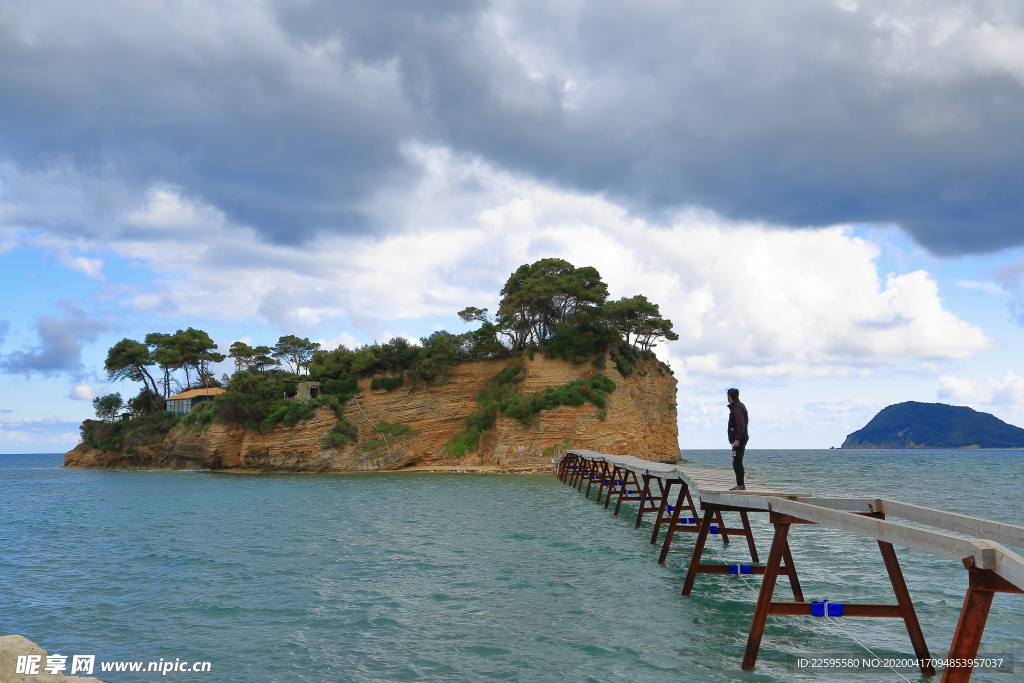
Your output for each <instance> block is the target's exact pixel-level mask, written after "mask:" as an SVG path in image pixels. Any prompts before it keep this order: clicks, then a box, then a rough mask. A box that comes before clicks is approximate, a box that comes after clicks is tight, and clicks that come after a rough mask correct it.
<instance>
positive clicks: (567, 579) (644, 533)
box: [0, 450, 1024, 683]
mask: <svg viewBox="0 0 1024 683" xmlns="http://www.w3.org/2000/svg"><path fill="white" fill-rule="evenodd" d="M683 455H684V457H685V458H687V459H688V460H691V461H695V462H698V463H700V464H705V465H711V466H718V467H727V466H728V460H729V455H728V453H727V452H725V451H689V452H684V454H683ZM747 461H748V472H749V473H750V475H751V476H755V477H757V478H758V479H760V480H762V481H765V482H767V483H771V484H773V485H776V486H778V487H780V488H786V489H792V490H797V491H804V492H809V493H815V494H819V495H845V496H856V495H875V496H885V497H891V498H896V499H899V500H905V501H908V502H912V503H919V504H923V505H928V506H932V507H939V508H942V509H946V510H950V511H957V512H963V513H966V514H971V515H976V516H981V517H987V518H990V519H996V520H1002V521H1006V522H1010V523H1015V524H1022V523H1024V453H1022V452H1021V451H968V452H965V451H766V450H761V451H758V450H751V451H748V455H747ZM60 462H61V457H60V456H57V455H26V456H0V633H21V634H23V635H25V636H27V637H29V638H31V639H32V640H35V641H36V642H38V643H39V644H40V645H41V646H43V647H44V648H46V649H47V650H49V651H50V652H51V653H53V652H60V653H62V654H75V653H80V654H95V655H96V657H97V660H98V661H104V660H144V661H153V660H157V659H158V658H161V657H162V658H164V659H172V660H173V659H174V658H182V659H186V660H205V661H210V662H211V663H212V670H211V672H210V673H203V674H184V673H173V672H172V673H168V674H167V675H165V676H161V675H160V674H157V673H135V674H129V673H106V674H100V677H101V678H104V679H105V680H108V681H110V682H111V683H117V682H120V681H156V680H168V681H178V682H184V681H208V682H209V681H239V682H241V681H246V682H259V681H281V682H288V683H291V682H306V681H310V682H312V681H316V682H321V681H488V680H507V681H523V682H532V681H556V682H558V683H567V682H571V681H601V682H606V681H608V682H610V681H677V682H678V681H683V682H690V681H692V682H704V681H791V680H800V681H803V680H806V681H864V682H868V681H900V680H902V679H901V678H899V676H897V675H896V674H895V673H893V672H891V671H885V670H882V671H874V672H857V673H833V674H818V673H803V672H794V671H790V670H789V669H788V668H787V666H786V663H785V658H786V654H816V655H830V656H842V655H854V654H856V655H860V654H866V653H864V651H863V650H861V649H860V648H859V646H857V645H856V644H855V643H854V642H853V641H852V640H851V639H850V637H849V636H848V635H846V634H844V633H841V632H839V631H837V630H836V628H835V627H834V626H833V625H831V624H829V623H827V622H825V621H824V620H821V619H814V618H810V617H771V618H769V625H768V629H767V631H766V637H765V642H764V644H763V646H762V651H761V658H760V661H759V664H758V667H757V669H756V671H754V672H750V673H748V672H743V671H741V670H740V668H739V664H740V658H741V656H742V652H743V647H744V644H745V641H746V632H747V630H748V628H749V626H750V616H751V612H752V609H753V603H754V597H755V595H754V593H753V592H752V588H753V587H756V585H757V583H758V581H759V579H757V578H755V579H753V580H752V581H751V582H750V583H749V584H748V583H745V582H744V581H742V580H740V579H739V578H736V577H725V576H706V575H705V576H701V577H699V578H698V582H697V585H696V587H695V589H694V592H693V595H691V596H689V597H682V596H680V595H679V590H680V588H681V586H682V582H683V577H684V573H685V568H686V564H687V560H688V558H689V551H690V549H691V548H692V543H693V537H692V535H688V534H686V535H682V536H681V537H677V538H678V540H677V541H676V542H675V543H674V545H673V553H672V555H671V556H670V558H669V562H668V563H667V564H666V565H664V566H659V565H658V564H657V563H656V562H657V553H658V550H659V548H657V547H655V546H652V545H650V543H649V536H650V532H649V530H646V529H647V528H648V527H647V524H646V523H645V530H636V529H634V528H633V521H634V520H635V516H634V513H633V508H629V509H628V510H625V511H624V512H623V514H622V515H621V516H620V517H618V518H616V517H613V516H612V514H611V511H610V510H605V509H604V508H603V506H601V505H598V504H596V503H595V502H594V501H592V500H587V499H585V498H584V497H583V496H582V495H581V494H579V493H577V492H576V491H575V490H573V489H570V488H569V487H567V486H564V485H563V484H561V483H560V482H559V481H558V480H557V479H555V478H554V476H552V475H523V476H517V475H469V474H462V475H433V474H378V475H323V476H308V475H301V476H299V475H229V474H216V473H210V472H128V471H95V470H64V469H61V468H60V467H59V465H60ZM624 507H625V506H624ZM763 517H764V516H763V515H755V516H754V518H753V520H752V521H753V522H754V523H755V525H756V526H755V531H756V532H757V534H758V546H759V549H760V550H761V552H762V559H763V557H765V556H767V550H768V544H769V542H770V531H769V525H768V524H767V520H765V519H762V518H763ZM791 543H792V545H793V553H794V557H795V562H796V566H797V569H798V571H799V572H800V576H801V581H802V583H803V587H804V591H805V593H806V595H807V597H808V599H821V598H827V599H831V600H834V601H843V600H846V601H850V602H853V601H859V602H885V603H891V602H894V600H893V598H892V592H891V589H890V587H889V584H888V580H887V578H886V574H885V570H884V568H883V565H882V562H881V558H880V557H879V555H878V550H877V546H876V545H875V544H874V542H873V541H870V540H868V539H863V538H859V537H856V536H852V535H849V534H843V533H840V532H835V531H831V530H829V529H822V528H818V527H812V526H801V527H794V529H793V532H792V534H791ZM897 551H898V552H899V555H900V559H901V562H902V564H903V569H904V573H905V575H906V577H907V581H908V583H909V585H910V591H911V594H912V595H913V597H914V600H915V604H916V607H917V610H918V615H919V617H920V619H921V623H922V625H923V628H924V632H925V636H926V637H927V639H928V643H929V646H930V648H931V651H932V654H933V656H944V655H945V654H946V651H947V649H948V647H949V642H950V639H951V637H952V633H953V629H954V627H955V625H956V618H957V615H958V613H959V609H960V604H961V602H962V600H963V595H964V590H965V588H966V584H967V577H966V572H965V571H964V569H963V567H962V566H961V565H959V564H958V563H955V562H950V561H946V560H941V559H938V558H935V557H932V556H930V555H925V554H923V553H918V552H915V551H911V550H906V549H899V548H898V549H897ZM720 558H727V559H730V560H736V561H742V560H746V559H747V555H746V550H745V544H744V543H741V542H736V541H734V542H733V543H732V545H731V547H729V548H723V546H722V544H721V541H720V540H719V539H717V538H714V537H712V541H711V542H710V543H709V550H708V551H707V555H706V557H705V561H711V560H717V559H720ZM787 592H788V584H787V582H786V581H785V580H780V581H779V588H778V589H777V598H776V599H781V600H787V599H791V598H790V597H788V596H787ZM839 623H840V624H841V626H842V627H843V628H845V629H846V630H847V631H849V633H850V634H852V635H853V636H854V637H856V638H857V639H858V640H860V641H861V642H862V643H864V644H865V645H866V646H868V647H870V648H871V649H872V650H874V651H875V652H877V653H879V654H884V655H909V654H911V653H912V650H911V648H910V644H909V640H908V638H907V636H906V632H905V630H904V628H903V625H902V622H901V621H898V620H888V619H844V620H841V621H840V622H839ZM982 651H983V652H989V653H1012V654H1015V655H1016V656H1017V657H1018V658H1020V657H1024V596H1019V595H1004V594H998V595H997V596H996V599H995V603H994V606H993V609H992V613H991V615H990V618H989V623H988V628H987V630H986V635H985V640H984V642H983V645H982ZM903 675H904V676H906V678H907V679H909V680H912V681H915V682H916V681H919V680H928V679H926V678H923V677H921V676H919V675H914V674H909V673H904V674H903ZM973 680H976V681H1000V682H1006V683H1009V682H1010V681H1019V680H1024V662H1022V663H1018V664H1017V672H1016V673H1014V674H1006V673H1003V674H997V673H990V674H981V673H976V674H975V678H974V679H973Z"/></svg>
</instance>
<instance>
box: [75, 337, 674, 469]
mask: <svg viewBox="0 0 1024 683" xmlns="http://www.w3.org/2000/svg"><path fill="white" fill-rule="evenodd" d="M516 362H523V363H524V364H525V367H526V370H527V377H526V379H525V380H523V382H522V383H521V385H520V389H521V390H522V392H523V393H532V392H535V391H540V390H542V389H544V388H545V387H548V386H559V385H562V384H565V383H567V382H571V381H573V380H576V379H580V378H583V377H587V376H589V375H592V374H595V373H598V372H600V373H602V374H604V375H606V376H607V377H609V378H610V379H612V380H613V381H614V382H615V384H616V389H615V390H614V391H613V392H612V393H611V394H610V396H609V400H608V405H607V409H606V416H605V419H604V420H601V419H599V417H598V415H597V413H598V408H597V406H595V405H593V404H591V403H587V404H584V405H581V406H561V407H558V408H555V409H554V410H545V411H542V412H541V413H540V414H539V415H538V416H537V423H536V424H534V425H532V426H529V427H527V426H524V425H522V424H521V423H520V422H519V421H517V420H514V419H512V418H508V417H506V416H504V415H500V416H499V417H498V420H497V422H496V424H495V425H494V427H493V428H492V429H490V430H489V431H488V432H486V433H485V434H484V435H483V437H482V438H481V440H480V449H479V451H478V452H475V453H467V454H464V455H462V456H461V457H455V458H452V457H448V456H446V455H445V453H444V445H445V444H446V443H447V442H448V440H449V439H450V438H451V437H452V436H453V435H454V434H456V433H457V432H459V431H460V430H462V429H463V428H464V427H465V419H466V416H467V415H469V414H470V413H471V412H473V411H474V410H476V409H477V408H478V403H477V397H478V395H479V394H480V391H481V390H482V389H483V388H484V387H485V385H486V384H487V382H488V381H490V380H491V379H492V378H493V377H494V376H495V375H496V374H497V373H498V372H499V371H500V370H502V369H503V368H505V367H507V366H508V365H510V364H511V361H477V362H472V363H463V364H461V365H458V366H457V367H456V368H455V369H454V370H452V372H450V373H449V374H448V381H447V382H446V383H445V384H443V385H440V386H435V385H432V386H421V387H419V388H417V389H415V390H412V391H410V390H409V388H407V387H403V388H399V389H396V390H395V391H392V392H390V393H389V392H385V391H376V392H373V391H370V388H369V384H370V382H369V380H362V381H361V382H360V387H361V388H362V389H363V392H362V394H360V395H359V397H358V398H357V399H356V400H354V401H350V402H349V403H348V404H347V405H346V408H345V418H346V419H347V420H349V421H351V422H353V423H355V424H356V425H357V427H358V428H359V437H358V440H357V441H356V442H355V443H354V444H349V445H348V446H345V447H344V448H341V449H327V450H325V449H323V448H322V445H323V443H324V439H325V437H326V436H327V433H328V432H329V431H330V430H331V428H332V427H333V426H334V424H335V422H336V418H335V417H334V413H333V412H332V411H331V410H330V409H328V408H319V409H317V412H316V417H315V418H313V419H311V420H306V421H305V422H302V423H300V424H298V425H295V426H294V427H287V426H283V425H279V426H278V427H276V428H275V429H273V430H272V431H270V432H267V433H265V434H261V433H259V432H253V431H249V430H246V429H245V428H244V427H241V426H239V425H222V424H216V423H214V424H211V425H210V426H209V427H207V428H206V429H205V430H203V431H197V430H193V431H189V430H188V429H186V428H185V426H184V425H178V426H176V427H174V428H173V429H172V430H171V431H170V432H169V433H167V434H166V435H165V436H161V437H159V438H155V439H153V441H151V442H149V443H147V444H144V445H142V446H138V447H135V448H133V449H131V450H130V451H129V452H123V453H122V452H114V451H99V450H97V449H94V448H90V447H88V446H86V445H85V444H81V445H79V446H78V447H76V448H75V449H74V450H72V451H70V452H68V453H67V455H65V457H64V464H65V466H66V467H108V468H141V469H227V468H242V469H258V470H268V471H273V470H279V471H296V472H332V471H333V472H345V471H373V470H398V469H403V468H406V467H411V466H414V465H453V466H460V465H466V466H473V465H496V466H498V467H506V468H518V467H531V466H534V465H547V464H549V463H550V460H551V453H552V451H553V450H554V449H556V448H559V449H562V450H565V449H566V448H586V449H591V450H596V451H602V452H606V453H622V454H627V453H628V454H630V455H636V456H637V457H642V458H646V459H650V460H660V461H665V462H674V461H677V460H678V458H679V444H678V432H677V427H676V380H675V379H674V378H673V377H672V376H671V375H670V374H669V373H668V372H665V371H662V370H660V369H659V366H658V364H657V362H656V361H640V362H639V363H637V365H636V368H635V370H634V372H633V373H632V374H631V375H630V376H629V377H623V376H622V375H620V374H619V372H618V371H617V370H616V368H615V365H614V364H613V363H611V362H608V363H607V364H606V367H605V368H604V369H603V370H597V369H595V368H594V367H593V366H592V365H591V364H589V363H585V364H582V365H574V364H572V363H569V362H567V361H563V360H557V359H556V360H549V359H545V358H542V357H541V356H540V355H539V354H538V355H537V356H536V357H535V359H534V360H528V359H522V360H521V361H516ZM381 421H385V422H388V423H392V424H395V425H402V426H403V428H402V429H401V430H400V431H401V432H404V433H398V434H395V435H393V436H390V437H388V438H387V441H386V442H385V439H384V437H382V435H381V434H380V433H378V432H376V431H375V430H374V429H373V426H374V425H376V424H378V423H379V422H381ZM545 451H546V452H545Z"/></svg>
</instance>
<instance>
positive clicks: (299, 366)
mask: <svg viewBox="0 0 1024 683" xmlns="http://www.w3.org/2000/svg"><path fill="white" fill-rule="evenodd" d="M319 348H320V344H318V343H316V342H311V341H309V339H308V338H299V337H296V336H295V335H294V334H288V335H285V336H283V337H281V338H280V339H278V340H277V344H275V345H274V350H273V356H274V358H277V359H278V360H281V361H284V362H285V363H286V364H287V365H288V366H289V367H290V368H291V371H292V372H293V373H295V374H296V375H300V374H302V371H303V370H304V369H306V368H308V367H309V362H310V361H311V360H313V352H314V351H316V350H317V349H319Z"/></svg>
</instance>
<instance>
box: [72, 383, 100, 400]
mask: <svg viewBox="0 0 1024 683" xmlns="http://www.w3.org/2000/svg"><path fill="white" fill-rule="evenodd" d="M70 397H71V398H72V399H74V400H76V401H91V400H93V399H94V398H96V390H95V389H94V388H92V387H91V386H89V385H88V384H86V383H85V382H82V383H81V384H76V385H75V386H73V387H71V394H70Z"/></svg>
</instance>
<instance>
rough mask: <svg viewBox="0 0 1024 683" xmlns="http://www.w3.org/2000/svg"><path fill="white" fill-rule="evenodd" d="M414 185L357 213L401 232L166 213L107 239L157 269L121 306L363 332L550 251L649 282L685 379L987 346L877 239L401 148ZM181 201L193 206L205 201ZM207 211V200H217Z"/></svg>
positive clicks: (632, 281)
mask: <svg viewBox="0 0 1024 683" xmlns="http://www.w3.org/2000/svg"><path fill="white" fill-rule="evenodd" d="M405 153H406V155H407V156H408V157H409V163H410V165H415V166H417V167H418V168H419V169H420V177H421V181H420V182H419V183H418V184H417V186H415V187H414V188H413V189H412V190H406V189H401V190H399V189H398V188H384V189H383V190H382V191H381V192H380V194H378V195H377V196H375V197H374V198H373V199H372V201H369V202H367V208H368V210H369V211H371V212H372V213H373V214H374V215H376V216H378V217H380V219H381V220H386V221H388V222H390V223H392V224H394V225H396V226H398V227H399V229H397V230H395V231H394V232H392V233H391V234H389V235H387V236H384V237H380V238H376V239H369V238H366V237H363V236H357V235H338V234H324V235H320V236H318V237H316V238H314V239H311V240H310V241H308V242H307V243H305V244H302V245H281V244H272V243H269V242H267V241H265V240H261V239H260V238H259V237H258V234H257V233H255V232H254V231H253V230H252V229H251V228H248V227H244V226H238V225H235V224H232V223H230V222H228V221H226V222H223V223H212V224H209V225H207V226H206V227H205V228H204V229H203V233H202V234H203V237H202V240H201V243H199V244H198V245H197V242H196V241H195V240H192V239H187V240H180V239H178V238H177V235H178V233H177V231H176V230H175V229H174V226H173V225H168V226H166V227H167V229H166V230H163V231H162V232H161V233H160V234H159V235H149V236H147V238H146V239H140V238H138V237H136V236H133V237H131V238H125V239H121V240H116V241H114V240H112V241H108V242H107V249H108V250H110V251H111V252H113V253H116V254H117V255H119V256H121V257H126V258H130V259H132V260H133V261H135V262H138V263H145V264H147V265H148V267H150V268H151V269H153V270H155V271H157V272H158V273H160V272H162V273H163V277H161V278H158V280H157V282H156V283H155V284H154V285H153V286H152V287H151V288H149V289H148V291H143V292H138V291H135V292H133V293H132V294H130V295H128V296H125V297H124V298H123V299H122V302H121V303H122V305H125V306H129V307H133V308H136V309H138V310H140V311H143V312H146V313H148V314H151V315H160V316H187V317H194V318H201V319H208V320H224V321H232V322H240V321H244V320H247V319H253V318H260V319H263V320H266V321H268V322H270V323H271V324H274V325H276V326H278V327H280V328H281V329H282V331H285V332H292V333H294V332H299V333H301V334H304V335H305V334H307V333H308V331H310V330H314V329H315V328H317V327H318V326H323V325H325V324H327V322H328V321H330V320H333V319H337V318H344V317H347V318H348V319H349V320H351V321H353V322H355V323H358V324H359V325H360V326H361V327H365V328H366V329H371V328H372V329H373V330H374V332H373V334H374V336H375V337H379V335H381V334H384V335H388V333H387V332H385V329H386V327H388V326H390V327H391V329H395V326H396V325H395V323H396V321H401V320H410V319H422V318H425V317H430V316H453V314H454V312H455V311H458V310H460V309H461V308H463V307H464V306H466V305H467V304H472V305H477V306H481V307H485V306H486V307H489V308H491V310H495V309H496V305H497V299H498V292H499V291H500V289H501V287H502V286H503V284H504V282H505V279H506V278H507V277H508V274H509V273H511V272H512V271H513V270H515V268H517V267H518V266H519V265H521V264H523V263H527V262H532V261H535V260H537V259H540V258H544V257H549V256H558V257H561V258H565V259H567V260H569V261H571V262H573V263H575V264H577V265H593V266H596V267H597V268H598V269H599V271H600V272H601V273H602V275H603V276H604V277H605V279H606V281H607V282H609V284H610V286H611V291H612V295H613V297H619V296H630V295H633V294H636V293H638V292H642V293H644V294H647V295H648V296H649V297H650V298H651V300H653V301H656V302H658V303H660V304H661V306H662V312H663V313H664V314H665V315H667V316H668V317H670V318H671V319H673V320H674V321H675V325H676V330H677V331H678V332H679V334H680V336H681V339H680V341H679V342H676V343H674V344H671V345H669V346H667V347H666V351H667V353H668V355H669V356H670V358H671V359H672V360H673V366H674V367H675V368H676V369H677V370H678V371H680V372H681V373H682V376H684V377H689V378H730V379H747V380H753V379H759V380H767V379H770V378H795V377H819V376H848V375H871V374H878V373H881V372H885V368H891V367H899V366H903V365H906V364H913V363H920V362H922V361H929V360H936V359H949V358H966V357H969V356H971V355H973V354H975V353H977V352H978V351H981V350H983V349H986V348H990V347H991V346H992V345H993V342H992V341H991V340H990V339H988V338H987V337H986V336H985V334H984V332H983V331H982V330H981V329H979V328H978V327H976V326H973V325H970V324H968V323H966V322H965V321H963V320H960V319H959V318H957V317H956V316H955V315H954V314H953V313H951V312H949V311H948V310H946V309H945V308H944V307H943V304H942V300H941V298H940V297H939V291H938V285H937V284H936V282H935V280H934V279H933V278H932V277H931V275H929V274H928V273H927V272H925V271H915V272H910V273H903V274H888V275H885V276H882V275H881V274H880V273H879V272H878V266H877V259H878V256H879V252H878V248H877V247H876V246H875V245H873V244H871V243H870V242H867V241H865V240H862V239H859V238H856V237H853V236H852V235H851V232H850V230H849V228H847V227H844V226H832V227H823V228H819V229H817V230H814V231H805V230H786V229H783V228H781V227H780V226H774V225H769V224H765V223H762V222H756V221H743V222H737V221H731V220H729V219H726V218H723V217H722V216H719V215H717V214H714V213H712V212H709V211H706V210H700V209H687V210H683V211H679V212H677V213H675V214H673V215H672V216H671V217H668V218H667V219H666V220H665V221H664V222H656V223H652V222H649V221H647V220H645V219H644V218H642V217H638V216H636V215H633V214H631V213H630V212H629V211H627V210H626V209H625V208H624V207H622V206H620V205H618V204H616V203H614V202H612V201H610V200H608V199H607V198H605V197H602V196H598V195H590V194H581V193H576V192H569V191H565V190H562V189H559V188H555V187H552V186H550V185H546V184H542V183H538V182H537V181H534V180H532V179H530V178H529V177H524V176H519V175H515V174H510V173H507V172H504V171H501V170H498V169H496V168H494V167H492V166H490V165H488V164H487V163H486V162H484V161H483V160H481V159H479V158H477V157H466V156H462V155H456V154H453V153H451V151H450V150H446V149H443V148H434V147H424V146H417V145H414V146H409V147H407V148H406V150H405ZM176 201H178V202H179V203H181V204H189V203H191V204H194V205H195V206H197V207H200V209H201V210H202V211H204V212H205V211H207V209H206V208H202V203H201V202H200V200H198V199H186V198H180V199H178V200H176ZM211 211H212V210H211Z"/></svg>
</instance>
